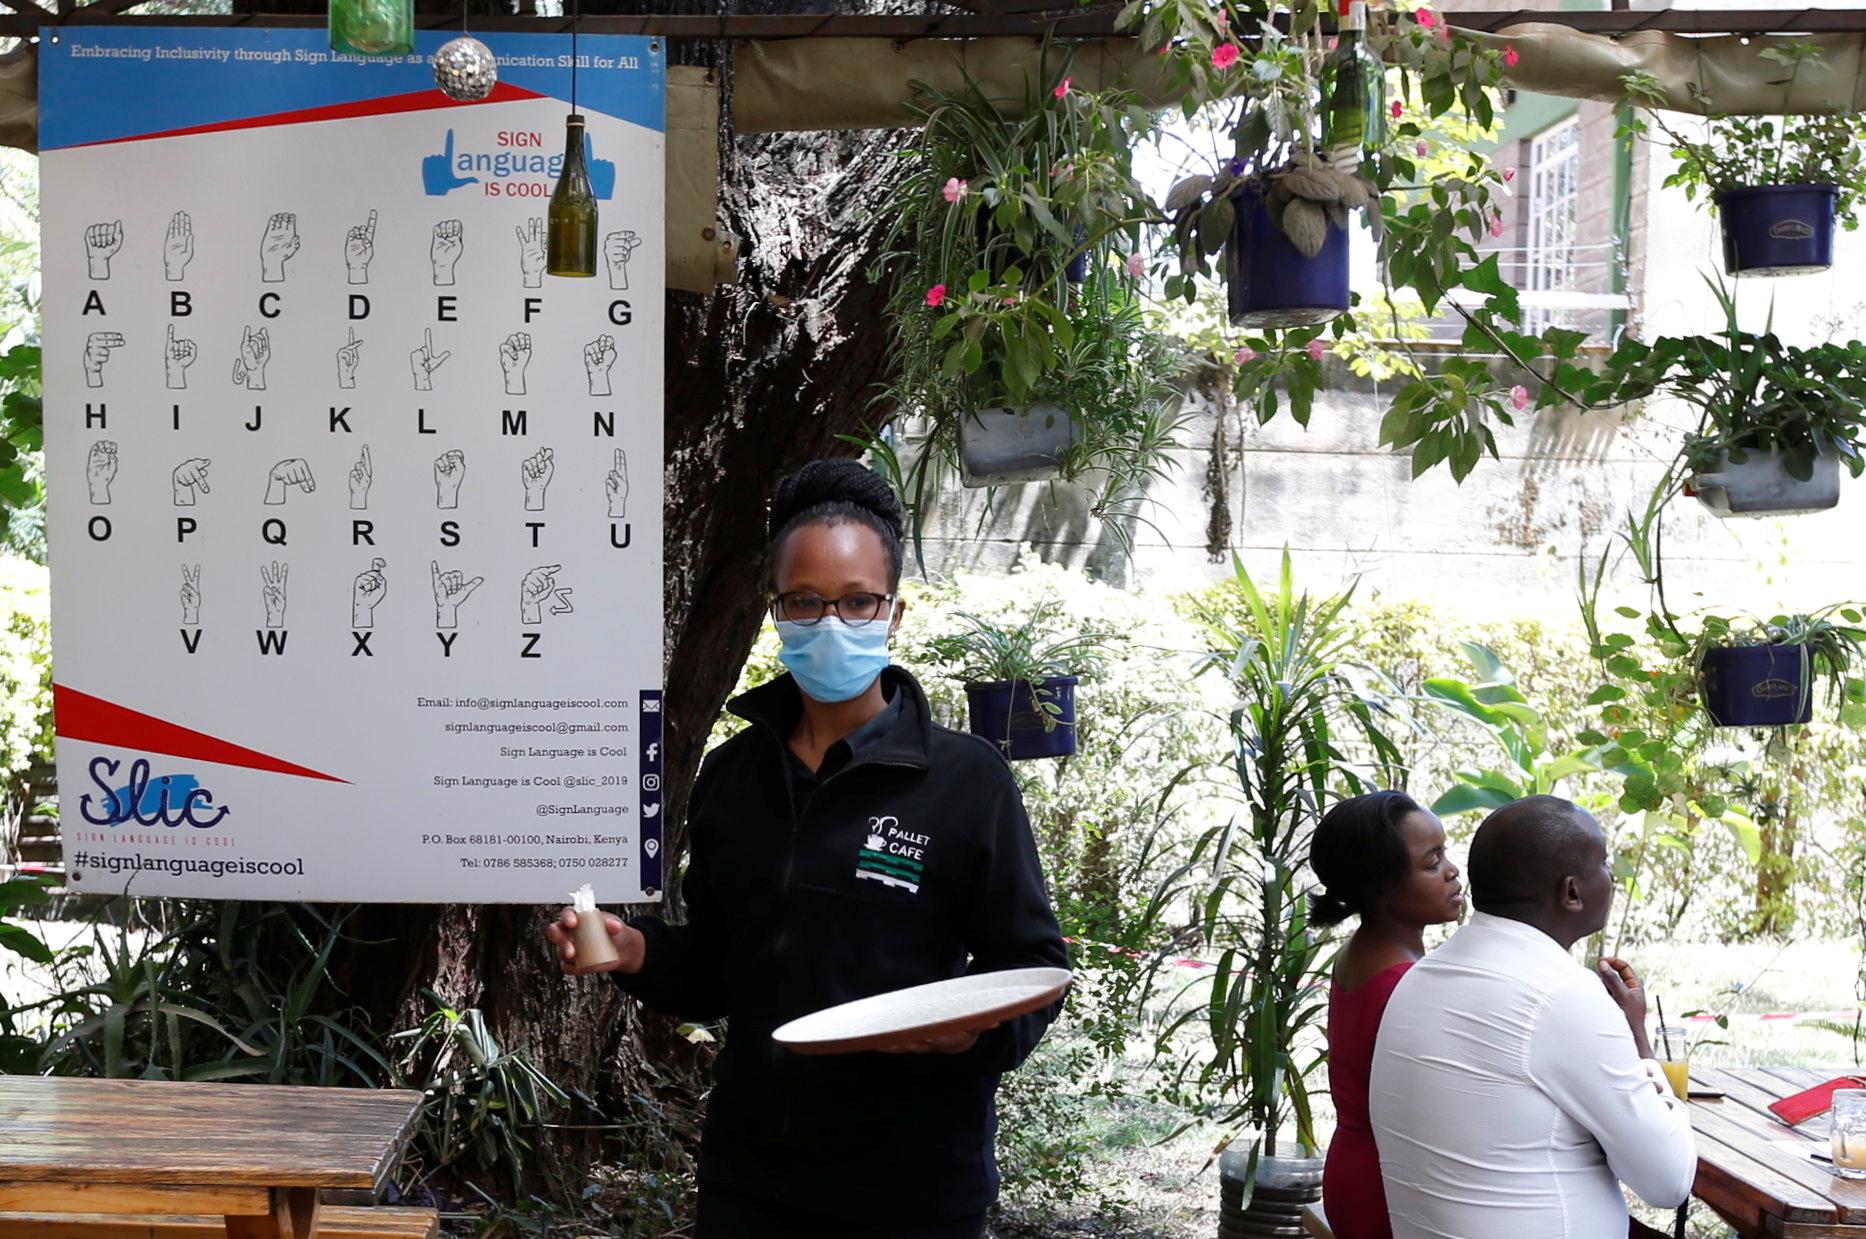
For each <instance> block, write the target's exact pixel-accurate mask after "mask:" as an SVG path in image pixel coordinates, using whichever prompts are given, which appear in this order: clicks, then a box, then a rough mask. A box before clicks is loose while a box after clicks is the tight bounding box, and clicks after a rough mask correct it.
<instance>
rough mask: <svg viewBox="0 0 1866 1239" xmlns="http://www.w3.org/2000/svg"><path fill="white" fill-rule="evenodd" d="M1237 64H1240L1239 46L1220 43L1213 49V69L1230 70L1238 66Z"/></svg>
mask: <svg viewBox="0 0 1866 1239" xmlns="http://www.w3.org/2000/svg"><path fill="white" fill-rule="evenodd" d="M1237 62H1238V45H1237V44H1235V43H1220V44H1219V45H1218V46H1217V47H1214V48H1213V49H1212V68H1214V69H1229V68H1230V67H1231V66H1232V65H1234V64H1236V63H1237Z"/></svg>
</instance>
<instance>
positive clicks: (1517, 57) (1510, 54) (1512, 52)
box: [1503, 47, 1523, 69]
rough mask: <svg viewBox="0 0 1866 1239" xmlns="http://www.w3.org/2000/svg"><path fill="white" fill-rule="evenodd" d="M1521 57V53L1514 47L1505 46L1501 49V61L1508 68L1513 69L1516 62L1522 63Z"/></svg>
mask: <svg viewBox="0 0 1866 1239" xmlns="http://www.w3.org/2000/svg"><path fill="white" fill-rule="evenodd" d="M1522 59H1523V58H1522V55H1521V54H1520V53H1519V52H1517V50H1516V49H1515V48H1514V47H1506V48H1504V49H1503V63H1504V64H1506V65H1508V66H1509V67H1510V68H1512V69H1514V68H1515V67H1516V66H1517V65H1518V64H1520V63H1522Z"/></svg>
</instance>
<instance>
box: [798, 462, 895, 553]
mask: <svg viewBox="0 0 1866 1239" xmlns="http://www.w3.org/2000/svg"><path fill="white" fill-rule="evenodd" d="M831 503H851V504H854V505H855V506H856V507H859V508H863V509H866V510H867V511H869V512H872V513H873V514H874V515H875V516H876V517H877V518H878V519H879V520H880V521H881V523H882V524H883V525H885V526H887V528H888V529H890V530H891V531H893V534H894V536H895V538H897V539H900V538H905V537H906V536H907V520H906V516H905V514H904V512H903V511H902V509H901V501H900V497H899V496H897V495H896V494H895V493H894V488H893V487H892V486H889V485H888V484H887V482H886V481H885V480H883V479H882V478H881V477H880V476H879V475H877V474H876V473H875V472H874V471H873V470H871V469H869V468H868V467H867V466H866V465H864V464H862V463H861V462H860V461H855V460H848V459H841V460H813V461H810V462H809V463H808V464H806V465H804V466H803V467H802V468H801V469H798V470H797V471H796V472H795V473H791V474H787V475H786V476H784V477H782V478H779V479H778V484H777V489H776V490H775V491H774V492H773V493H772V496H771V527H770V536H771V537H773V538H775V537H776V536H777V535H778V532H779V531H780V530H782V529H783V528H784V526H786V525H788V524H789V523H790V522H791V519H792V518H793V517H796V516H797V515H799V514H800V513H803V512H808V511H809V510H810V509H811V508H815V507H820V506H822V505H824V504H831Z"/></svg>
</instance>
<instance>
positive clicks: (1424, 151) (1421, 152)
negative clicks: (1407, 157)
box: [1412, 138, 1432, 159]
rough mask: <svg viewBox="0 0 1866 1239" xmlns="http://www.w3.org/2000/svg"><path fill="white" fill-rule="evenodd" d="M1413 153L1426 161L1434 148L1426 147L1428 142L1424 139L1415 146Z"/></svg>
mask: <svg viewBox="0 0 1866 1239" xmlns="http://www.w3.org/2000/svg"><path fill="white" fill-rule="evenodd" d="M1412 151H1413V154H1415V155H1417V156H1418V157H1419V158H1421V159H1424V158H1425V157H1426V156H1427V155H1429V154H1431V153H1432V148H1431V147H1430V146H1428V145H1426V141H1425V139H1424V138H1420V139H1419V142H1418V145H1416V146H1414V147H1413V148H1412Z"/></svg>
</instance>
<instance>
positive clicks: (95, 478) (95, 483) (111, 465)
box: [84, 439, 117, 506]
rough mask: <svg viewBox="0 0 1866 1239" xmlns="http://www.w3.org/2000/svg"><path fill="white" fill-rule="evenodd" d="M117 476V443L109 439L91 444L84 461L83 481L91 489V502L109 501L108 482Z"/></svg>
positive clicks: (100, 503)
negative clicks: (89, 452)
mask: <svg viewBox="0 0 1866 1239" xmlns="http://www.w3.org/2000/svg"><path fill="white" fill-rule="evenodd" d="M116 477H117V445H116V444H115V443H114V442H112V441H111V440H109V439H99V440H98V441H97V442H95V443H93V444H91V454H90V455H89V456H88V457H87V458H86V459H85V462H84V481H85V484H86V485H87V486H89V487H90V490H91V502H92V503H95V504H97V505H99V506H102V505H104V504H107V503H109V502H110V484H111V483H112V482H114V481H115V480H116Z"/></svg>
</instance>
